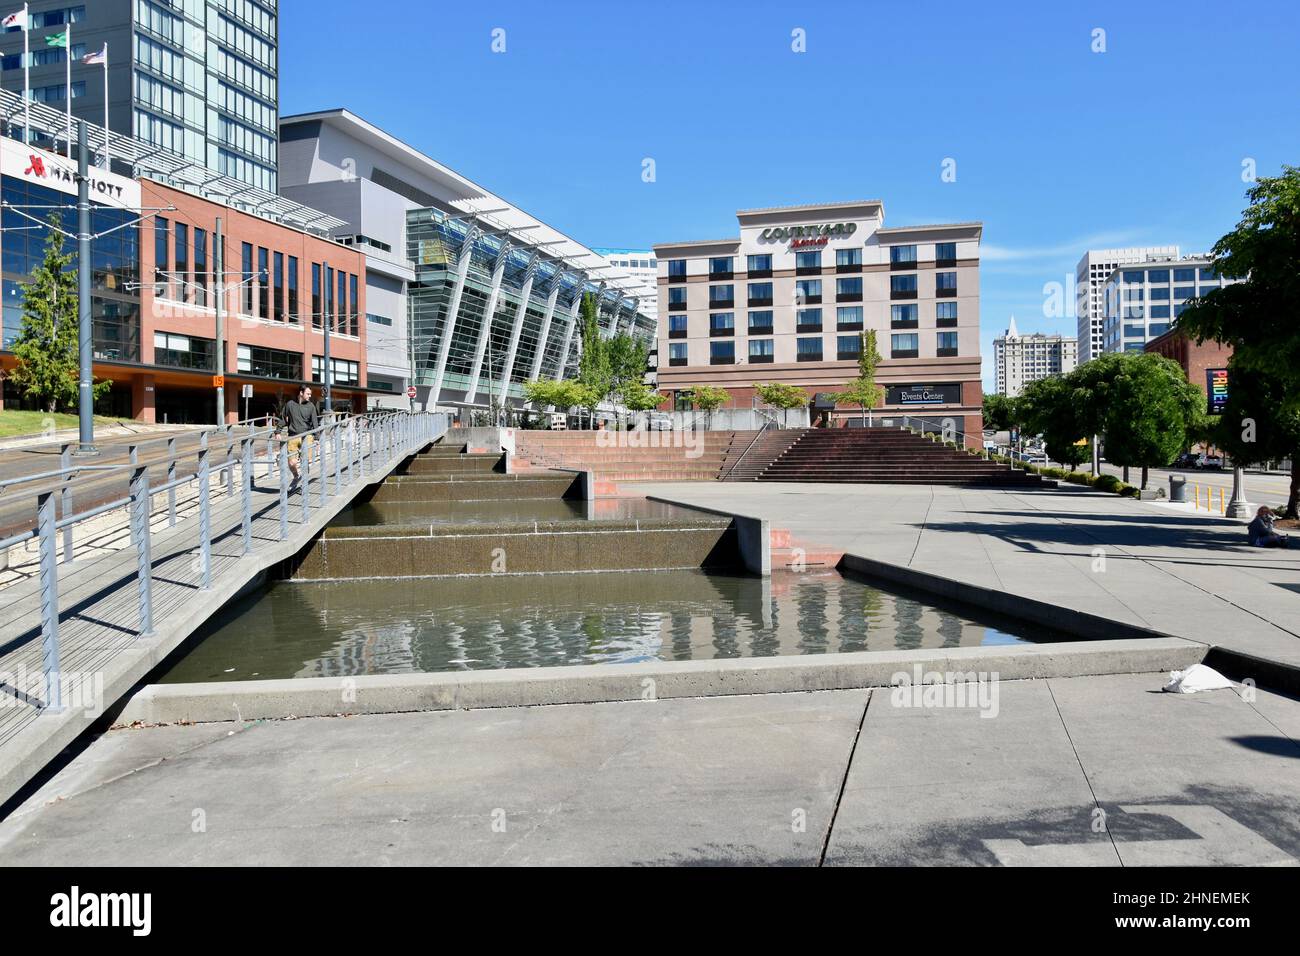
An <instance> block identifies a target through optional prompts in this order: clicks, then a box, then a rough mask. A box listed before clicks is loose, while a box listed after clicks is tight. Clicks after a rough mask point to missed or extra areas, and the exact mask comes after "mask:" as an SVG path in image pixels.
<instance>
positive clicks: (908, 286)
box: [889, 274, 916, 299]
mask: <svg viewBox="0 0 1300 956" xmlns="http://www.w3.org/2000/svg"><path fill="white" fill-rule="evenodd" d="M889 296H890V298H893V299H915V298H916V276H915V274H913V275H905V276H890V277H889Z"/></svg>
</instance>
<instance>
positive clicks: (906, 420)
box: [869, 414, 1016, 471]
mask: <svg viewBox="0 0 1300 956" xmlns="http://www.w3.org/2000/svg"><path fill="white" fill-rule="evenodd" d="M896 418H902V419H903V424H902V427H903V428H905V429H907V430H908V431H910V432H912V433H913V434H917V435H922V436H924V435H926V434H933V433H932V432H926V431H925V429H924V427H922V428H920V429H915V428H913V427H912V425H911V423H912V422H913V421H917V422H920V423H921V424H922V426H924V425H938V426H939V427H940V433H941V434H942V433H943V432H945V431H947V427H946V426H945V425H944V421H943V419H934V418H926V417H924V416H921V415H907V414H903V415H887V414H881V415H878V418H877V420H879V421H883V420H885V419H896ZM948 420H949V421H952V418H951V417H949V418H948ZM955 424H956V423H955V422H954V425H955ZM869 427H875V428H885V427H890V426H886V425H872V426H869ZM952 434H953V435H960V436H961V438H962V446H963V447H965V444H966V442H965V439H967V438H970V437H973V436H974V433H973V432H968V431H964V430H963V429H960V428H953V429H952ZM979 439H980V454H981V456H982V457H983V458H984V460H985V461H992V460H993V459H992V457H991V455H990V453H989V450H988V449H987V448H986V447H984V430H983V429H980V435H979ZM1011 470H1012V471H1015V470H1016V466H1015V463H1014V460H1013V462H1012V465H1011Z"/></svg>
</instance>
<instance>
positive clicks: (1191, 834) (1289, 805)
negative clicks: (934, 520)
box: [0, 674, 1300, 866]
mask: <svg viewBox="0 0 1300 956" xmlns="http://www.w3.org/2000/svg"><path fill="white" fill-rule="evenodd" d="M1163 680H1164V675H1161V674H1133V675H1122V676H1111V677H1080V678H1052V679H1049V680H1036V681H1002V682H1001V683H999V684H998V685H996V686H997V696H996V700H995V705H996V706H995V712H991V711H990V709H989V708H978V707H959V706H937V707H917V706H903V704H904V699H902V698H896V697H895V695H894V692H893V691H892V690H890V689H875V690H868V689H862V690H842V691H822V692H814V693H788V694H765V695H751V696H734V697H712V698H684V699H671V700H649V701H627V702H612V703H595V704H570V705H550V706H535V707H507V708H501V709H487V710H471V711H448V712H440V713H409V714H391V715H377V716H362V717H319V718H306V719H299V720H272V721H257V722H234V721H231V722H224V723H209V724H198V725H190V726H179V725H178V726H170V727H149V728H138V729H131V728H127V729H120V730H114V731H110V732H108V733H106V734H104V735H103V736H101V737H100V738H99V739H98V740H96V741H95V742H94V743H93V744H92V745H91V746H90V747H89V748H87V749H86V750H85V751H84V752H83V753H81V754H80V755H78V756H77V757H76V758H75V759H74V760H73V761H72V762H71V763H70V764H69V765H68V766H67V767H66V768H64V769H63V770H62V771H61V772H60V773H59V774H58V775H56V776H55V777H54V778H53V779H51V780H50V781H49V782H48V783H47V784H46V785H45V786H43V787H42V788H41V789H40V790H39V791H38V792H37V793H35V794H33V795H32V796H31V798H30V799H29V800H27V801H26V802H25V803H24V805H22V806H21V807H19V808H18V809H17V810H16V811H15V812H14V813H13V814H12V815H11V816H10V817H9V818H8V819H7V820H5V821H3V822H0V862H2V863H3V864H4V865H7V866H21V865H42V866H44V865H50V866H56V865H57V866H67V865H69V864H74V865H79V866H97V865H117V866H138V865H164V866H167V865H174V866H194V865H200V866H212V865H237V866H249V865H330V866H348V865H364V866H376V865H422V866H427V865H646V864H681V865H711V864H729V865H737V864H739V865H744V864H765V865H770V864H787V865H802V866H816V865H818V864H819V863H825V864H831V865H856V864H876V865H891V864H900V865H904V864H905V865H932V864H959V865H981V866H988V865H999V864H1001V865H1051V864H1061V863H1080V864H1086V865H1097V866H1118V865H1125V866H1143V865H1169V864H1195V865H1226V864H1249V865H1257V866H1258V865H1285V866H1292V865H1295V864H1296V861H1297V857H1300V800H1298V799H1297V796H1296V795H1297V794H1300V760H1298V759H1297V757H1300V746H1298V745H1297V743H1296V740H1297V738H1298V737H1300V703H1297V702H1296V701H1293V700H1290V699H1287V698H1282V697H1277V696H1274V695H1271V694H1269V693H1267V692H1265V691H1258V692H1256V694H1255V696H1254V698H1253V699H1249V698H1250V694H1249V693H1247V692H1246V691H1244V690H1242V689H1240V688H1239V689H1237V690H1235V691H1234V690H1222V691H1213V692H1210V693H1206V694H1199V695H1193V696H1183V695H1176V694H1161V693H1159V688H1160V686H1161V684H1162V683H1163Z"/></svg>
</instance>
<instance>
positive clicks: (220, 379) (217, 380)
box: [212, 375, 226, 388]
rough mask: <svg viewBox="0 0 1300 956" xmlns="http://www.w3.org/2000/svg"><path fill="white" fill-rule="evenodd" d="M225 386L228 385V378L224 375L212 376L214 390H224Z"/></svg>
mask: <svg viewBox="0 0 1300 956" xmlns="http://www.w3.org/2000/svg"><path fill="white" fill-rule="evenodd" d="M225 385H226V376H224V375H214V376H212V387H213V388H224V387H225Z"/></svg>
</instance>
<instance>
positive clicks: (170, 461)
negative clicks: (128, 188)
mask: <svg viewBox="0 0 1300 956" xmlns="http://www.w3.org/2000/svg"><path fill="white" fill-rule="evenodd" d="M106 135H107V134H106ZM175 480H176V439H175V438H169V439H167V484H168V486H169V487H168V488H167V527H169V528H174V527H176V486H175V485H174V484H172V482H174V481H175Z"/></svg>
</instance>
